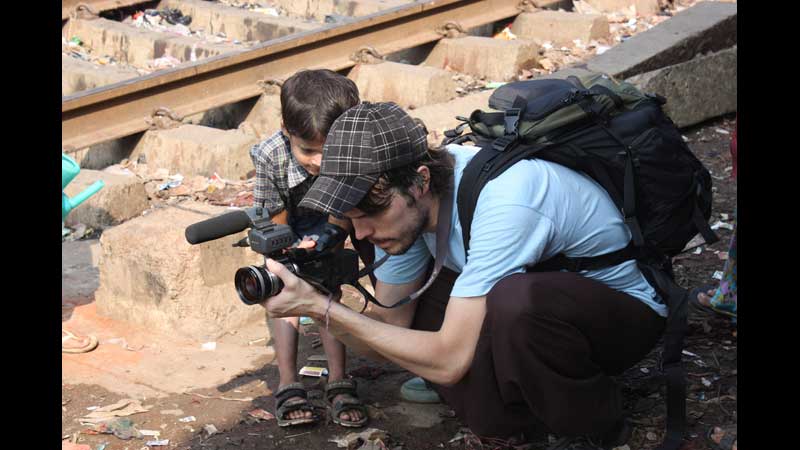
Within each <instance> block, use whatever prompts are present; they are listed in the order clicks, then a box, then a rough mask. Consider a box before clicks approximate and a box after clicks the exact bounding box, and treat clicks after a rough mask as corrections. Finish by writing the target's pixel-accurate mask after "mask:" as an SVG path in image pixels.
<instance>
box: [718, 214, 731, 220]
mask: <svg viewBox="0 0 800 450" xmlns="http://www.w3.org/2000/svg"><path fill="white" fill-rule="evenodd" d="M728 217H729V216H728V215H727V214H725V213H722V214H720V215H719V218H720V219H722V220H728Z"/></svg>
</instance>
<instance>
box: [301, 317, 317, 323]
mask: <svg viewBox="0 0 800 450" xmlns="http://www.w3.org/2000/svg"><path fill="white" fill-rule="evenodd" d="M313 323H314V319H312V318H311V317H301V318H300V325H312V324H313Z"/></svg>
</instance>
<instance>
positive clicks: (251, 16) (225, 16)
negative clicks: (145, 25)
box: [160, 0, 320, 41]
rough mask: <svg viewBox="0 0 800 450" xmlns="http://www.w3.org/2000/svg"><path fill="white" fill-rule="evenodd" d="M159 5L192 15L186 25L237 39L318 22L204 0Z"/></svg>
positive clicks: (261, 36) (272, 35) (258, 37)
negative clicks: (272, 14) (276, 15)
mask: <svg viewBox="0 0 800 450" xmlns="http://www.w3.org/2000/svg"><path fill="white" fill-rule="evenodd" d="M160 7H161V8H165V7H168V8H177V9H179V10H180V11H181V12H182V13H183V14H184V15H189V16H191V17H192V22H191V23H190V24H189V28H191V29H192V30H196V29H201V28H202V29H203V30H204V31H205V32H206V33H210V34H217V33H220V32H222V33H225V36H227V37H229V38H232V39H238V40H240V41H268V40H270V39H276V38H279V37H282V36H286V35H289V34H293V33H298V32H301V31H307V30H311V29H314V28H318V27H319V26H320V24H318V23H311V22H305V21H301V20H297V19H292V18H289V17H275V16H270V15H267V14H263V13H259V12H254V11H250V10H247V9H241V8H234V7H231V6H226V5H224V4H221V3H212V2H208V1H204V0H165V1H162V2H161V3H160Z"/></svg>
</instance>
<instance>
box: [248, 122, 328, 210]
mask: <svg viewBox="0 0 800 450" xmlns="http://www.w3.org/2000/svg"><path fill="white" fill-rule="evenodd" d="M290 146H291V144H290V143H289V138H287V137H286V135H284V134H283V132H282V131H278V132H276V133H275V134H273V135H272V136H270V137H268V138H267V139H265V140H263V141H261V142H259V143H258V144H256V145H254V146H253V147H252V148H251V149H250V158H251V159H252V160H253V165H254V166H255V168H256V186H255V189H254V192H253V197H254V198H255V202H254V204H253V206H259V205H261V206H263V207H264V208H266V209H267V211H269V214H270V215H275V214H277V213H279V212H281V211H282V210H284V209H286V210H287V211H288V212H289V215H290V216H297V215H299V214H298V213H299V211H297V205H298V204H299V203H300V200H302V199H303V197H304V196H305V195H306V192H308V190H309V189H310V188H311V185H312V184H314V180H315V179H316V177H314V176H311V175H310V174H309V173H308V172H306V170H305V169H303V167H302V166H301V165H300V164H298V163H297V161H296V160H295V159H294V157H293V156H292V152H291V150H290ZM304 209H305V208H304ZM309 212H310V211H309ZM300 214H302V213H300Z"/></svg>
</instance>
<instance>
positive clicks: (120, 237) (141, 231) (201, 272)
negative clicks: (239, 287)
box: [95, 201, 265, 340]
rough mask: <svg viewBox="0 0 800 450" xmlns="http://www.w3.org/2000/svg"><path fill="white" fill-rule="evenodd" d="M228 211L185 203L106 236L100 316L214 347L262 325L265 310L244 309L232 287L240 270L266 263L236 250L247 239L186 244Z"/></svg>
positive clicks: (98, 293)
mask: <svg viewBox="0 0 800 450" xmlns="http://www.w3.org/2000/svg"><path fill="white" fill-rule="evenodd" d="M227 211H228V209H227V208H224V207H220V206H213V205H208V204H204V203H199V202H193V201H187V202H182V203H180V204H179V205H175V206H167V207H164V208H160V209H157V210H155V211H153V212H151V213H149V214H147V215H145V216H141V217H138V218H136V219H134V220H130V221H128V222H125V223H123V224H121V225H119V226H116V227H113V228H111V229H108V230H106V231H105V232H104V233H103V235H102V236H101V237H100V246H101V249H102V252H101V256H100V261H99V264H98V266H99V272H100V274H99V280H100V281H99V288H98V289H97V291H96V292H95V301H96V303H97V311H98V313H100V314H101V315H104V316H106V317H110V318H113V319H116V320H122V321H125V322H128V323H132V324H137V325H140V326H145V327H148V328H151V329H154V330H160V331H165V332H173V333H179V334H182V335H185V336H190V337H193V338H196V339H208V340H213V338H215V337H219V336H221V335H223V334H225V333H227V332H229V331H232V330H236V328H237V327H239V326H242V325H245V324H248V323H253V322H257V321H264V318H265V315H264V309H263V308H261V307H258V306H247V305H245V304H243V303H242V302H241V301H240V300H239V297H238V295H237V294H236V290H235V288H234V285H233V277H234V274H235V272H236V270H237V269H238V268H240V267H243V266H247V265H251V264H261V263H262V262H263V258H261V257H260V255H258V254H256V253H254V252H252V251H251V250H249V249H246V248H240V247H232V244H233V243H235V242H237V241H238V240H240V239H242V238H243V237H244V236H245V235H246V233H245V232H244V231H242V232H240V233H237V234H235V235H230V236H226V237H224V238H220V239H216V240H214V241H209V242H206V243H203V244H199V245H190V244H189V243H187V242H186V237H185V229H186V227H187V226H189V225H191V224H193V223H196V222H199V221H201V220H205V219H208V218H210V217H212V216H214V215H217V214H221V213H224V212H227Z"/></svg>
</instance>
